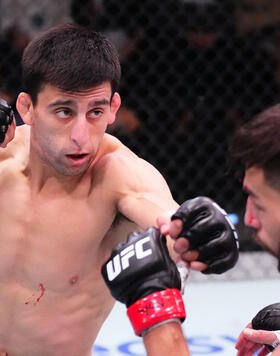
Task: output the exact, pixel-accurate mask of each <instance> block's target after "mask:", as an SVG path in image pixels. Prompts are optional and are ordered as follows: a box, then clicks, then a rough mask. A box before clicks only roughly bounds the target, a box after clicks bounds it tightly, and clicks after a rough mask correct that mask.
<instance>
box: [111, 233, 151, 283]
mask: <svg viewBox="0 0 280 356" xmlns="http://www.w3.org/2000/svg"><path fill="white" fill-rule="evenodd" d="M147 246H148V247H149V248H147ZM150 246H151V236H146V237H144V238H143V239H142V240H139V241H137V242H136V243H135V244H132V245H130V246H128V247H126V248H125V249H124V250H122V251H121V253H119V254H117V255H116V256H115V257H114V258H113V260H111V261H109V262H108V263H107V265H106V269H107V275H108V279H109V281H113V280H114V279H115V278H116V277H117V276H118V275H119V274H120V273H121V272H122V271H123V270H125V269H126V268H128V267H129V260H130V259H131V258H132V257H133V256H135V258H136V259H137V260H141V259H142V258H145V257H147V256H149V255H151V254H152V250H151V248H150Z"/></svg>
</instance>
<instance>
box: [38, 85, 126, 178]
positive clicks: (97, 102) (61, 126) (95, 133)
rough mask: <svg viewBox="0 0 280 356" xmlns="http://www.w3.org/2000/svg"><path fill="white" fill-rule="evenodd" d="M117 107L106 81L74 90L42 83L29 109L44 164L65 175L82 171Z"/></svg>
mask: <svg viewBox="0 0 280 356" xmlns="http://www.w3.org/2000/svg"><path fill="white" fill-rule="evenodd" d="M118 107H119V96H118V94H115V95H114V96H113V98H112V100H111V86H110V84H109V83H103V84H101V85H99V86H97V87H94V88H91V89H88V90H83V91H80V92H74V93H69V92H63V91H61V90H59V89H58V88H55V87H52V86H50V85H46V86H45V87H44V88H43V90H42V91H41V92H40V93H39V94H38V101H37V103H36V105H35V106H34V108H33V112H32V114H33V116H34V117H33V123H32V140H33V145H34V147H35V149H36V150H37V152H38V154H39V156H40V158H41V159H42V161H43V162H44V164H47V165H50V166H51V167H52V168H54V169H55V171H56V172H57V173H59V174H62V175H65V176H77V175H80V174H82V173H83V172H85V170H87V168H88V167H89V165H90V164H91V162H92V161H93V159H94V157H95V156H96V154H97V151H98V149H99V148H100V145H101V143H102V140H103V137H104V133H105V130H106V127H107V125H108V124H109V123H112V122H113V121H114V119H115V114H116V111H117V110H118Z"/></svg>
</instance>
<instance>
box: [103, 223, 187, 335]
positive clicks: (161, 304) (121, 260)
mask: <svg viewBox="0 0 280 356" xmlns="http://www.w3.org/2000/svg"><path fill="white" fill-rule="evenodd" d="M102 275H103V278H104V280H105V283H106V284H107V286H108V287H109V289H110V291H111V294H112V296H113V297H114V298H115V299H117V300H118V301H120V302H121V303H124V304H126V306H127V308H128V309H127V314H128V317H129V319H130V321H131V324H132V326H133V328H134V331H135V333H136V335H138V336H140V335H142V334H143V332H146V331H147V330H148V329H150V328H152V327H155V326H156V325H159V324H161V323H163V322H167V321H171V320H174V319H175V320H177V319H180V320H181V321H183V320H184V319H185V316H186V314H185V308H184V303H183V299H182V296H181V293H180V288H181V280H180V275H179V272H178V270H177V267H176V265H175V263H174V262H173V261H172V260H171V258H170V257H169V253H168V250H167V247H166V237H165V236H163V235H161V234H160V232H159V230H158V229H156V228H155V227H150V228H149V229H147V230H146V231H144V232H132V233H131V234H129V236H128V240H127V242H126V243H120V244H118V245H117V246H116V247H115V248H114V249H113V251H112V254H111V257H110V258H109V259H108V261H107V262H106V263H105V264H104V265H103V266H102Z"/></svg>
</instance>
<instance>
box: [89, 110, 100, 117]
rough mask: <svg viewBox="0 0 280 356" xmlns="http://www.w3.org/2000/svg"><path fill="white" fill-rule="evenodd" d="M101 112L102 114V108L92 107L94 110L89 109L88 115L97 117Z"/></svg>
mask: <svg viewBox="0 0 280 356" xmlns="http://www.w3.org/2000/svg"><path fill="white" fill-rule="evenodd" d="M102 114H103V110H101V109H94V110H91V111H90V113H89V116H90V117H92V118H97V117H99V116H101V115H102Z"/></svg>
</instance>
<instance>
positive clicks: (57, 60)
mask: <svg viewBox="0 0 280 356" xmlns="http://www.w3.org/2000/svg"><path fill="white" fill-rule="evenodd" d="M120 76H121V68H120V62H119V57H118V53H117V50H116V48H115V47H114V46H113V45H112V43H111V42H110V41H109V40H108V39H107V38H106V37H104V36H103V35H102V34H101V33H99V32H96V31H94V30H92V29H90V28H87V27H83V26H79V25H76V24H63V25H58V26H55V27H52V28H50V29H49V30H47V31H45V32H43V33H41V34H40V35H39V36H38V37H36V38H34V39H33V40H32V41H31V42H30V43H29V44H28V46H27V47H26V49H25V51H24V53H23V58H22V84H23V90H24V91H25V92H27V93H28V94H29V95H30V96H31V98H32V101H33V102H34V103H36V101H37V95H38V93H39V92H40V90H41V89H42V88H43V86H44V85H45V84H50V85H52V86H55V87H57V88H59V89H61V90H63V91H69V92H74V91H79V90H84V89H89V88H91V87H94V86H97V85H100V84H102V83H104V82H107V81H108V82H110V83H111V87H112V94H113V93H114V92H115V91H117V90H118V87H119V82H120Z"/></svg>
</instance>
